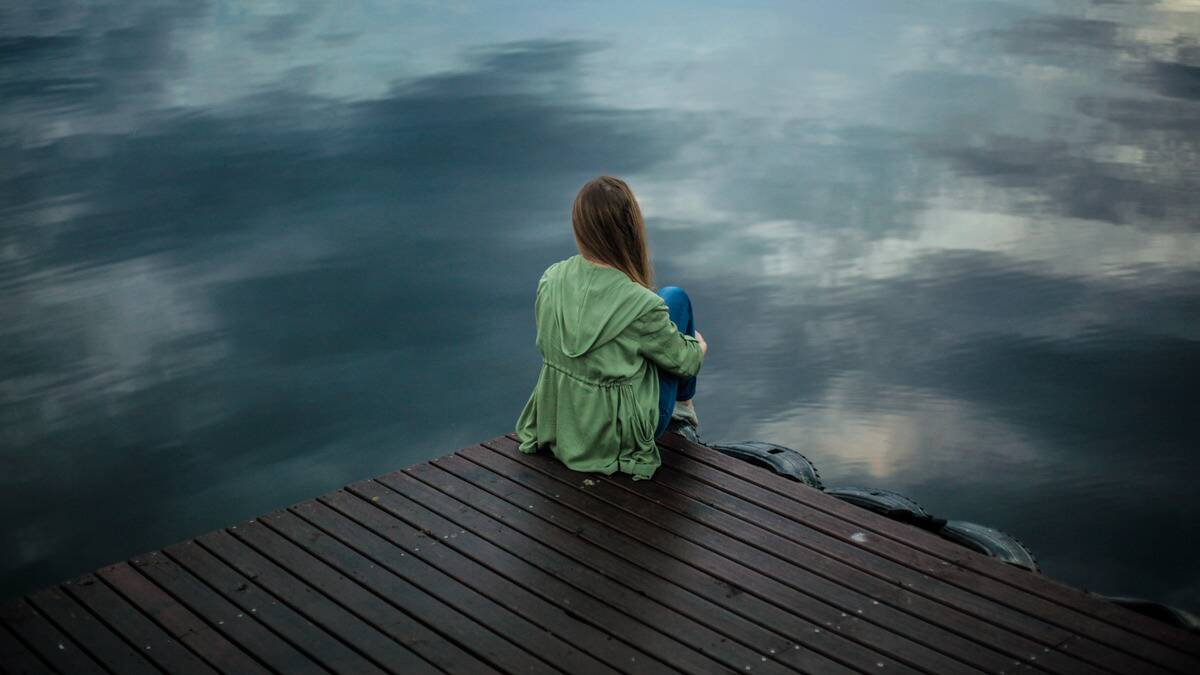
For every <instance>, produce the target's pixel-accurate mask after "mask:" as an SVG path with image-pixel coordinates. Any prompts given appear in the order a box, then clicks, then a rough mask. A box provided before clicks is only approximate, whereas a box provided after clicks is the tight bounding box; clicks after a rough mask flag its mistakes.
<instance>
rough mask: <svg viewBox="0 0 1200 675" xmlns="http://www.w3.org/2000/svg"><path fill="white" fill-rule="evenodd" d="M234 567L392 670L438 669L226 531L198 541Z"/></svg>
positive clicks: (376, 663)
mask: <svg viewBox="0 0 1200 675" xmlns="http://www.w3.org/2000/svg"><path fill="white" fill-rule="evenodd" d="M196 541H197V542H199V543H200V545H201V546H203V547H204V548H205V549H207V550H208V551H209V552H210V553H212V554H213V555H215V556H216V557H217V558H220V559H221V560H222V561H223V562H225V563H226V564H228V565H229V566H230V567H232V568H234V569H235V570H237V571H238V572H239V573H241V574H243V575H245V576H246V577H247V578H250V579H253V580H254V581H255V582H256V583H258V584H260V585H262V587H263V588H265V589H267V590H268V591H269V592H270V593H271V594H272V595H274V596H275V597H277V598H279V599H280V600H282V601H283V602H285V603H287V604H288V606H290V607H292V608H293V609H295V610H296V611H297V612H299V613H301V614H303V615H304V616H305V617H306V618H308V620H310V621H312V622H313V623H315V624H317V625H319V626H321V627H323V628H325V629H326V630H328V631H329V632H330V633H332V634H334V635H336V636H337V637H338V638H340V639H341V640H342V641H343V642H345V643H346V644H348V645H350V646H351V647H353V648H354V649H355V650H357V651H358V652H359V653H361V654H362V655H363V656H365V657H367V658H368V659H370V660H371V661H372V662H373V663H374V664H375V665H377V666H379V667H380V668H382V669H383V670H385V671H388V672H391V673H437V672H438V670H437V669H436V668H434V667H433V665H432V664H431V663H429V662H428V661H426V660H425V659H422V658H421V657H420V656H417V654H416V653H414V652H413V651H412V650H410V649H408V648H406V647H405V646H404V645H402V644H400V643H399V642H396V641H395V640H393V639H391V638H390V637H388V636H387V635H386V634H384V633H383V632H382V631H380V630H379V629H377V628H376V627H375V626H373V625H371V624H370V623H368V622H366V621H364V620H363V619H361V618H359V617H358V616H357V615H355V614H353V613H352V612H350V611H349V610H348V609H346V608H345V607H343V606H342V605H340V604H338V603H337V602H334V601H333V600H332V599H331V598H329V597H328V596H326V595H325V594H324V593H322V592H321V591H319V590H317V589H316V588H314V587H312V586H309V585H308V584H307V583H305V582H304V581H302V580H301V579H300V578H298V577H297V576H296V575H294V574H292V573H291V572H289V571H287V570H285V569H284V568H282V567H280V566H279V565H277V564H275V563H274V562H273V561H271V560H268V559H267V558H265V557H263V556H261V555H259V553H258V552H257V551H255V550H254V549H251V548H250V547H249V546H246V545H245V544H243V543H242V542H241V541H240V540H238V539H234V538H233V536H232V535H230V534H229V533H228V532H226V531H219V532H212V533H209V534H206V535H203V536H201V537H198V538H197V539H196Z"/></svg>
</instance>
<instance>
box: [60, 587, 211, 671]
mask: <svg viewBox="0 0 1200 675" xmlns="http://www.w3.org/2000/svg"><path fill="white" fill-rule="evenodd" d="M62 589H64V590H66V591H67V592H68V593H71V596H72V597H74V598H76V599H77V601H79V604H82V605H84V607H86V608H88V609H90V610H91V611H92V613H95V614H96V616H98V617H100V620H101V621H103V622H104V625H106V626H108V627H109V628H112V629H113V631H115V632H116V633H119V634H120V635H121V637H122V638H125V640H126V641H128V643H130V644H131V645H132V646H133V649H136V650H138V651H139V652H140V653H142V656H144V657H146V658H148V659H150V661H151V662H154V663H155V664H156V665H157V667H158V668H162V669H163V670H166V671H168V673H186V674H191V673H204V674H209V673H216V670H215V669H214V668H212V667H211V665H209V664H208V663H205V662H204V659H202V658H199V657H198V656H196V655H194V653H192V652H191V650H188V649H187V647H186V646H184V645H182V644H180V641H179V640H176V639H175V638H174V637H173V635H170V634H169V633H167V632H166V631H163V629H162V627H161V626H158V625H157V623H155V622H154V621H151V620H150V619H148V617H146V616H145V615H144V614H142V611H139V610H138V609H137V608H136V607H133V605H132V604H130V603H128V601H126V599H125V598H122V597H121V596H120V593H118V592H116V591H114V590H113V589H110V587H109V586H108V585H107V584H104V583H103V581H102V580H101V579H100V578H97V577H95V575H91V574H88V575H84V577H80V578H79V579H76V580H73V581H71V583H68V584H64V585H62Z"/></svg>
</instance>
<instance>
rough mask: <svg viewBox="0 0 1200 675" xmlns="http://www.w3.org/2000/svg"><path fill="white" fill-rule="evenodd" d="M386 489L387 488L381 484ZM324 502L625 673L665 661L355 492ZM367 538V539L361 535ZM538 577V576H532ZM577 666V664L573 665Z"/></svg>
mask: <svg viewBox="0 0 1200 675" xmlns="http://www.w3.org/2000/svg"><path fill="white" fill-rule="evenodd" d="M381 489H382V488H381ZM321 502H322V504H323V505H325V506H327V507H329V509H331V510H333V511H336V512H337V513H338V514H339V515H341V516H344V517H345V518H348V519H350V520H352V521H354V522H355V523H357V524H358V525H360V526H362V527H364V528H366V529H367V530H368V531H370V532H371V533H372V534H374V535H377V536H379V537H381V538H382V539H384V540H386V541H388V542H389V543H391V544H392V545H393V546H396V547H397V548H399V549H401V552H400V553H399V554H393V556H392V557H391V558H390V560H391V562H392V563H396V562H397V561H398V560H400V561H403V560H405V559H407V558H409V557H412V558H416V559H419V560H420V561H421V562H423V563H425V564H429V565H432V566H434V567H437V568H438V569H439V570H441V571H443V572H445V573H446V574H448V575H451V576H454V577H455V578H456V579H457V580H458V581H459V583H461V584H463V585H464V586H465V587H469V588H473V589H474V590H476V591H479V592H480V593H483V594H485V595H487V596H488V597H490V598H491V599H492V600H494V601H496V602H498V603H500V604H502V605H504V606H505V607H507V608H508V609H509V610H511V611H513V612H514V613H517V614H520V615H521V616H523V617H525V618H527V619H529V620H531V621H535V622H537V623H539V624H540V628H542V629H543V630H548V631H551V632H552V633H553V634H555V635H558V636H559V637H561V638H562V639H563V640H565V641H568V642H570V643H571V644H573V645H575V646H577V647H579V648H580V649H582V650H585V651H586V652H587V653H589V654H591V655H592V656H593V657H595V658H598V659H600V660H602V661H604V662H605V663H607V664H608V665H610V666H612V667H613V668H615V669H617V670H620V671H622V672H644V671H645V670H647V669H649V670H652V671H654V672H659V670H658V669H659V668H660V667H661V666H660V665H657V662H656V661H655V660H654V659H653V658H651V657H650V656H649V655H647V654H646V653H645V652H641V651H638V650H636V649H634V648H632V647H630V646H629V645H627V644H625V643H624V642H622V641H620V640H619V639H618V640H614V639H613V638H614V636H613V635H612V634H610V633H607V632H605V631H604V627H603V626H602V625H601V626H596V625H591V624H588V623H587V622H585V621H583V620H582V619H581V618H580V617H579V616H578V615H577V613H575V612H574V610H572V611H570V612H568V611H565V610H564V609H563V608H562V607H559V606H558V605H556V604H554V603H553V602H549V601H547V600H546V599H544V598H543V597H542V596H540V595H538V594H536V593H534V592H532V591H529V590H527V589H526V588H523V587H522V586H520V585H518V584H516V583H513V581H512V580H511V579H508V578H505V577H504V576H502V575H501V574H500V573H498V572H496V571H494V570H493V569H492V568H490V567H488V566H487V565H485V564H484V563H483V562H482V561H477V560H476V559H474V558H472V557H468V556H467V555H466V554H464V553H463V552H462V551H460V550H456V549H455V548H452V547H450V546H429V545H428V544H429V541H430V540H429V538H428V537H427V536H426V535H425V534H424V533H422V532H420V531H418V530H416V529H414V528H412V527H411V526H410V525H409V524H408V523H405V522H404V521H402V520H400V519H399V518H396V517H394V516H393V515H392V514H391V513H390V512H388V511H386V510H385V509H383V508H378V507H377V506H376V505H375V504H374V503H373V502H368V501H366V500H363V499H361V498H359V497H358V496H355V495H352V494H351V493H349V492H336V493H333V494H332V495H326V496H325V497H322V498H321ZM304 515H305V516H306V517H309V518H311V519H313V520H314V522H316V519H320V518H322V513H321V512H320V511H318V510H315V509H314V510H312V511H306V512H305V514H304ZM470 536H471V535H468V534H467V533H466V532H465V531H462V532H461V533H460V532H459V531H452V532H451V533H450V534H449V535H448V538H449V539H458V538H463V539H464V540H465V539H468V538H470ZM359 541H361V540H359ZM530 576H535V575H530ZM571 670H574V669H571ZM580 672H602V670H601V669H595V670H592V669H588V668H582V669H580Z"/></svg>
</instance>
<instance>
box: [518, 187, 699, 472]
mask: <svg viewBox="0 0 1200 675" xmlns="http://www.w3.org/2000/svg"><path fill="white" fill-rule="evenodd" d="M571 224H572V226H573V228H574V230H575V245H576V247H577V248H578V249H579V255H573V256H571V257H570V258H567V259H566V260H562V261H560V262H557V263H554V264H553V265H551V266H550V267H549V268H548V269H547V270H546V272H545V274H543V275H542V278H541V280H540V281H539V282H538V288H537V300H536V301H535V303H534V314H535V317H536V319H537V347H538V351H540V352H541V354H542V364H543V365H542V369H541V373H540V374H539V375H538V381H537V386H536V387H534V390H533V394H531V395H530V397H529V401H528V403H526V404H525V409H524V410H523V411H522V412H521V416H520V418H519V419H518V420H517V435H518V436H519V438H520V439H521V451H522V452H537V450H538V448H541V447H545V448H549V449H550V451H551V452H553V453H554V455H555V456H556V457H558V458H559V459H560V460H561V461H562V462H563V463H564V464H566V465H567V466H568V467H570V468H572V469H575V470H577V471H595V472H599V473H604V474H611V473H614V472H617V471H622V472H624V473H628V474H632V475H633V477H634V478H649V477H650V476H652V475H654V471H655V469H657V468H658V466H659V463H660V460H659V455H658V448H657V447H656V446H655V444H654V439H655V438H657V437H658V436H661V435H662V434H663V433H665V432H666V431H667V428H668V425H670V426H672V427H673V428H675V429H678V430H680V431H683V432H688V431H690V432H692V436H693V437H694V432H695V428H696V414H695V409H694V408H693V407H692V396H693V395H694V394H695V393H696V373H697V372H698V371H699V370H700V363H701V361H702V360H703V359H704V354H705V352H706V351H707V350H708V345H707V344H706V343H705V342H704V337H703V336H702V335H701V334H700V333H699V332H698V331H696V330H695V328H694V326H693V321H692V304H691V301H690V300H689V299H688V296H687V293H685V292H684V291H683V289H682V288H678V287H675V286H668V287H666V288H662V289H660V290H659V291H658V292H657V293H655V292H654V291H653V290H651V284H652V283H653V276H654V271H653V269H652V267H651V265H650V253H649V250H648V248H647V246H646V230H645V224H644V223H643V222H642V211H641V209H640V208H639V207H638V203H637V199H636V198H634V196H633V192H632V191H631V190H630V189H629V186H628V185H626V184H625V182H624V181H622V180H620V179H617V178H612V177H610V176H601V177H599V178H595V179H592V180H590V181H588V182H587V183H586V184H585V185H584V186H583V188H582V189H580V190H579V194H578V195H577V196H576V197H575V205H574V207H573V208H572V209H571ZM672 418H674V420H675V422H674V424H672ZM685 435H686V434H685Z"/></svg>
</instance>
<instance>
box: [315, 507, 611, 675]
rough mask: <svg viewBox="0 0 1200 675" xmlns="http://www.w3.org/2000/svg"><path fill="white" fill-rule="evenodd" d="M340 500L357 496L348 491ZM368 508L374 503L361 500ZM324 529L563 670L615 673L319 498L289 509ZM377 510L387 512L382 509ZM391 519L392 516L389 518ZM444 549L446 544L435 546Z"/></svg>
mask: <svg viewBox="0 0 1200 675" xmlns="http://www.w3.org/2000/svg"><path fill="white" fill-rule="evenodd" d="M341 497H342V498H343V499H354V500H355V501H358V502H359V503H363V502H361V500H358V499H357V498H354V497H352V496H350V495H348V494H346V493H341ZM363 506H364V507H366V508H372V509H373V507H371V506H370V505H368V504H365V503H363ZM291 510H292V511H293V512H294V513H295V514H296V515H297V516H299V517H301V518H303V519H304V520H305V521H306V522H308V523H310V524H312V525H313V526H314V527H317V528H320V529H321V531H322V532H324V533H326V534H328V535H329V536H332V537H334V538H336V539H337V540H338V542H340V543H341V544H344V545H346V546H348V547H351V548H353V550H355V551H356V552H357V553H359V554H361V555H363V556H365V557H366V558H367V559H369V560H370V561H371V562H372V564H375V565H378V566H380V567H381V568H383V569H386V570H388V571H389V572H392V573H393V574H396V575H398V576H401V577H403V578H404V579H406V580H408V581H409V582H411V583H413V584H415V585H418V586H420V587H421V588H422V589H423V590H425V591H426V592H429V593H430V594H432V595H435V596H437V597H438V598H439V599H440V600H442V601H443V602H445V603H447V604H448V605H451V606H453V607H455V608H456V609H457V610H458V611H460V612H462V613H463V614H464V615H467V616H470V617H473V618H474V619H475V620H476V621H479V622H480V623H483V624H485V625H487V626H489V627H491V629H492V630H495V631H497V632H498V633H499V634H501V635H503V636H504V637H505V638H506V639H508V640H510V641H511V642H512V643H513V644H515V645H519V646H521V647H522V648H524V649H525V650H526V651H527V652H529V653H531V654H537V655H538V656H540V657H541V658H543V659H544V660H545V661H546V662H547V665H551V666H557V667H558V668H560V669H562V670H564V671H566V672H583V671H587V672H596V673H615V672H617V671H615V670H613V669H612V668H609V667H607V666H605V665H604V664H603V663H601V662H600V661H599V660H597V659H596V658H594V657H592V656H589V655H588V654H586V653H584V652H582V651H580V650H578V649H576V648H574V647H572V646H571V644H570V643H569V642H567V641H565V640H563V639H561V638H559V637H558V636H557V635H555V634H554V633H553V632H551V631H550V630H548V629H547V628H546V627H544V626H540V625H537V624H535V623H533V622H532V621H529V620H528V619H526V618H525V617H524V616H522V614H521V613H520V611H511V610H509V609H508V608H506V607H505V606H504V605H502V604H500V603H498V602H495V601H494V600H492V599H491V598H488V597H487V596H485V595H483V594H482V593H479V592H478V591H476V590H474V589H472V588H471V587H470V586H468V585H467V584H466V583H465V580H461V579H457V578H455V577H453V576H450V575H448V574H445V573H443V572H441V571H440V570H438V569H437V568H436V567H434V566H432V565H429V564H428V563H425V562H424V561H422V560H421V559H420V558H417V557H416V556H410V555H406V554H405V553H404V551H402V550H400V548H399V547H397V546H396V545H395V544H392V543H391V542H389V541H387V540H386V539H384V538H382V537H380V536H379V535H377V534H375V533H373V532H371V531H369V530H367V529H365V528H363V527H362V526H361V525H359V524H357V523H355V522H354V521H352V520H350V519H349V518H347V517H345V516H344V515H342V514H340V513H339V512H337V511H335V510H333V509H332V508H330V507H329V506H327V505H325V504H323V503H321V502H307V503H305V504H300V505H297V506H295V507H293V508H292V509H291ZM373 510H375V511H378V512H379V513H380V515H384V516H386V514H384V513H383V512H382V511H379V510H378V509H373ZM392 520H395V519H392ZM439 549H444V547H439Z"/></svg>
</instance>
